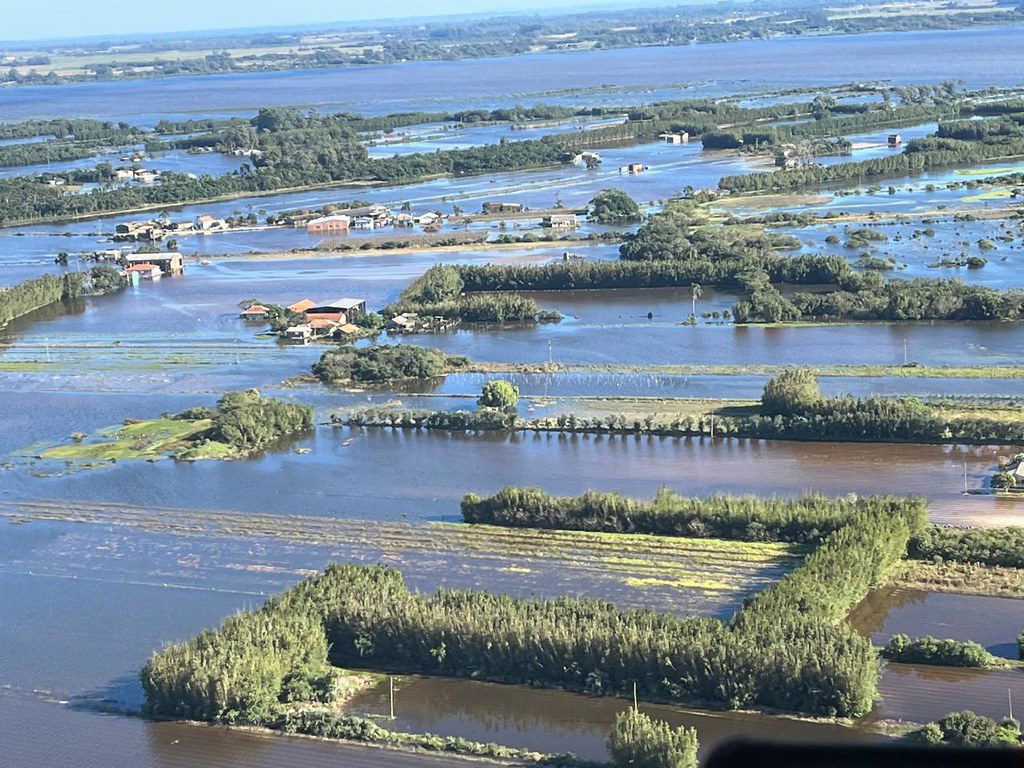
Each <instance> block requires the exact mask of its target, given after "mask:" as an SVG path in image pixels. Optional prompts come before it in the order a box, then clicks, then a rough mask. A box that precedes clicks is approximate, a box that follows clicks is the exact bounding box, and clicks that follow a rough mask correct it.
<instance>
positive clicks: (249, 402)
mask: <svg viewBox="0 0 1024 768" xmlns="http://www.w3.org/2000/svg"><path fill="white" fill-rule="evenodd" d="M312 428H313V409H312V408H311V407H310V406H306V405H300V404H296V403H289V402H286V401H284V400H279V399H275V398H269V397H263V396H262V395H260V393H259V392H258V391H257V390H255V389H250V390H247V391H245V392H229V393H227V394H225V395H224V396H223V397H221V399H220V400H219V401H218V403H217V407H216V408H215V409H209V408H192V409H190V410H188V411H184V412H182V413H178V414H164V415H163V416H161V417H160V418H157V419H148V420H128V421H126V422H125V424H123V425H122V426H118V427H108V428H105V429H102V430H100V431H99V432H98V433H97V434H96V435H94V436H91V437H90V436H87V435H75V436H74V437H73V438H72V440H73V441H74V442H72V443H70V444H66V445H56V446H51V447H49V448H46V449H44V450H42V451H38V452H29V451H26V452H25V453H31V454H32V455H35V456H36V457H38V458H41V459H51V460H63V461H66V462H71V463H77V464H78V465H79V466H81V467H83V468H88V467H92V466H98V465H97V464H96V463H95V462H97V461H102V462H117V461H131V460H140V459H145V460H149V461H155V460H159V459H163V458H174V459H179V460H187V461H199V460H203V459H235V458H243V457H245V456H248V455H251V454H252V453H255V452H256V451H259V450H262V449H264V448H266V447H268V446H270V445H272V444H273V443H275V442H277V441H279V440H282V439H284V438H286V437H293V436H296V435H299V434H302V433H305V432H309V431H310V430H311V429H312Z"/></svg>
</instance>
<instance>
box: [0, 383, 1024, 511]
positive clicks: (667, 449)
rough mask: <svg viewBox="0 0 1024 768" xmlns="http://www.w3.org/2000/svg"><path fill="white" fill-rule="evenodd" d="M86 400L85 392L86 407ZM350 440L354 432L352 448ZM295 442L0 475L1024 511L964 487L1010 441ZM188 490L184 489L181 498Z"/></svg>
mask: <svg viewBox="0 0 1024 768" xmlns="http://www.w3.org/2000/svg"><path fill="white" fill-rule="evenodd" d="M32 397H33V395H32V394H12V395H10V396H5V398H4V402H3V404H2V406H3V411H4V412H6V411H7V410H8V409H10V411H11V412H12V413H13V412H14V411H15V410H16V409H18V408H19V406H22V404H23V403H25V402H31V398H32ZM211 399H212V398H211ZM88 400H89V398H88V397H83V399H82V402H83V407H87V405H86V404H87V403H88ZM103 402H112V401H111V400H104V401H103ZM145 402H148V403H149V405H148V407H147V408H142V407H139V408H138V409H137V410H138V411H139V413H138V414H137V415H138V417H140V418H147V417H148V418H152V417H153V416H156V415H159V413H160V410H158V409H160V405H159V399H158V398H150V399H149V400H147V401H145ZM207 402H209V401H207ZM196 404H199V403H196ZM133 410H134V409H133ZM154 410H155V411H156V412H155V413H154V412H153V411H154ZM85 413H86V412H75V413H72V414H66V415H63V416H60V417H59V419H60V420H59V421H57V419H58V417H57V416H54V417H53V420H51V421H50V422H49V426H48V427H47V428H46V429H47V430H48V431H49V433H50V436H49V439H53V437H54V435H58V436H59V435H61V434H65V435H70V434H71V432H72V431H74V430H75V429H76V428H82V427H83V426H89V427H91V428H93V429H96V428H99V427H102V426H107V425H109V424H110V423H117V420H116V419H115V420H113V421H111V420H109V419H108V418H107V417H103V418H101V417H99V416H90V417H89V418H86V416H85ZM122 413H123V411H122ZM5 415H6V414H5ZM86 422H90V423H89V424H87V425H86V424H85V423H86ZM12 423H19V422H18V420H14V421H12ZM61 427H62V429H61ZM43 431H44V430H43V428H42V427H31V425H30V427H29V429H27V430H26V434H23V435H16V436H15V437H13V438H5V440H10V441H12V442H14V441H17V442H19V443H20V444H19V445H17V446H14V447H12V450H20V449H23V448H25V447H26V446H27V445H29V444H31V443H32V442H33V441H32V440H31V439H30V437H31V433H33V432H35V433H36V434H39V433H41V432H43ZM350 438H355V439H354V440H353V441H352V442H351V443H349V444H347V445H346V441H348V440H349V439H350ZM295 447H296V448H302V449H305V448H309V449H310V450H311V452H310V453H308V454H305V455H300V454H298V453H296V452H294V451H291V450H289V451H276V452H269V453H266V454H263V455H261V456H260V457H258V458H255V459H251V460H248V461H231V462H215V461H214V462H200V463H196V464H190V463H176V462H173V461H169V460H168V461H160V462H157V463H155V464H152V463H148V462H121V463H119V464H117V465H112V466H109V467H106V468H100V469H95V470H90V471H81V472H74V473H70V474H62V473H60V472H59V469H60V467H57V468H54V467H52V466H48V465H46V464H40V467H39V469H40V470H43V475H42V476H37V474H38V473H37V472H36V470H35V469H34V467H33V464H34V462H33V461H31V460H28V461H18V462H17V463H15V464H14V466H13V467H12V468H10V469H8V470H6V471H4V472H2V473H0V478H2V480H3V484H4V488H5V489H6V490H7V492H8V494H9V498H11V499H15V500H18V499H65V500H68V501H80V502H83V503H84V502H111V503H117V504H127V505H136V506H140V507H147V506H148V507H165V508H178V507H184V508H188V509H195V510H201V509H209V508H217V507H219V508H224V509H233V510H237V511H240V512H249V513H255V512H274V513H277V514H285V515H289V514H316V515H323V516H325V517H342V518H361V519H378V520H401V519H404V518H409V519H412V520H416V519H421V520H422V519H425V520H437V519H446V520H454V519H457V516H458V502H459V500H460V499H461V498H462V496H463V495H464V494H466V493H469V492H474V493H478V494H490V493H494V492H495V491H497V490H498V489H500V488H502V487H504V486H507V485H519V486H537V487H541V488H544V489H545V490H548V491H550V492H552V493H556V494H565V495H575V494H579V493H582V492H583V491H585V490H587V489H589V488H593V489H595V490H607V491H611V490H617V491H621V492H622V493H625V494H627V495H630V496H645V497H649V496H652V495H653V494H654V493H655V491H657V489H658V488H659V487H660V486H662V485H667V486H668V487H670V488H673V489H674V490H677V491H679V492H680V493H682V494H685V495H698V496H700V495H708V494H711V493H716V492H727V493H756V494H767V495H771V494H780V495H787V496H791V495H799V494H803V493H806V492H811V491H813V492H818V493H825V494H832V495H842V494H846V493H859V494H875V493H894V492H897V493H918V494H921V495H923V496H925V497H927V498H928V499H929V500H930V502H931V509H932V517H933V519H934V520H936V521H937V522H945V523H958V524H969V525H1009V524H1019V523H1020V522H1021V520H1022V514H1024V508H1022V507H1021V505H1020V503H1019V502H1016V501H1014V500H1007V499H1002V498H998V497H995V496H991V495H987V494H965V493H964V475H965V469H966V475H967V487H968V488H969V489H971V490H978V489H982V488H987V485H988V481H989V478H990V476H991V474H992V472H993V470H994V467H995V465H996V462H997V460H998V457H999V456H1008V455H1012V454H1013V453H1014V451H1015V450H1016V449H1014V448H1011V447H998V446H985V447H958V446H941V445H896V444H877V443H856V444H851V443H799V442H788V441H766V440H748V439H726V440H723V439H714V440H712V439H696V438H694V439H685V438H680V439H677V438H659V437H633V436H590V435H558V434H550V433H544V434H537V435H535V434H513V435H504V434H481V435H465V434H446V433H437V432H418V433H404V432H392V431H389V430H380V429H371V430H365V431H362V430H355V431H353V430H350V429H348V428H342V429H332V428H330V427H321V428H319V429H318V430H317V432H316V433H315V435H314V436H312V437H310V438H308V439H305V440H302V441H300V442H298V443H297V444H296V446H295ZM397 457H400V459H399V458H397ZM753 467H756V468H757V470H756V471H753V470H752V468H753ZM182 488H188V489H190V492H189V493H188V494H187V495H184V494H182V491H181V489H182Z"/></svg>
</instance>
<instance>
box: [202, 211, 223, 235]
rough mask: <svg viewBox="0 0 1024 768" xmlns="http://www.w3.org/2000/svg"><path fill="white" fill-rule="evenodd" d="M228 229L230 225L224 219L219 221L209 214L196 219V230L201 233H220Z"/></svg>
mask: <svg viewBox="0 0 1024 768" xmlns="http://www.w3.org/2000/svg"><path fill="white" fill-rule="evenodd" d="M227 228H228V223H227V222H226V221H224V219H218V218H216V217H214V216H210V215H209V214H203V215H202V216H200V217H199V218H197V219H196V229H198V230H199V231H200V232H220V231H222V230H225V229H227Z"/></svg>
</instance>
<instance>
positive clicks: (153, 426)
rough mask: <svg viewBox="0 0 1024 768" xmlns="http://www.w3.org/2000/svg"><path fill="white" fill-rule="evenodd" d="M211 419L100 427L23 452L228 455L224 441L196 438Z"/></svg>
mask: <svg viewBox="0 0 1024 768" xmlns="http://www.w3.org/2000/svg"><path fill="white" fill-rule="evenodd" d="M212 423H213V422H212V420H211V419H167V418H159V419H149V420H145V421H136V422H132V423H130V424H124V425H121V426H116V427H107V428H105V429H101V430H100V431H99V432H97V433H96V434H94V435H90V436H85V437H81V438H80V439H76V438H72V439H73V442H71V443H68V444H62V445H53V446H50V447H48V448H45V449H43V450H41V451H31V450H30V451H26V452H27V453H31V454H32V455H34V456H36V457H38V458H41V459H55V460H64V461H72V462H74V461H132V460H142V459H146V460H155V459H162V458H167V457H169V456H171V455H173V454H174V453H175V452H176V451H178V450H181V449H186V448H190V449H193V452H194V455H192V456H191V457H192V458H197V459H224V458H230V457H231V456H232V455H233V454H234V453H235V451H234V449H233V448H232V447H231V446H230V445H227V444H226V443H219V442H217V441H213V440H210V441H205V442H203V443H202V445H200V446H197V443H198V441H199V438H200V437H201V436H202V435H203V434H204V433H205V432H206V431H207V430H209V429H210V426H211V425H212Z"/></svg>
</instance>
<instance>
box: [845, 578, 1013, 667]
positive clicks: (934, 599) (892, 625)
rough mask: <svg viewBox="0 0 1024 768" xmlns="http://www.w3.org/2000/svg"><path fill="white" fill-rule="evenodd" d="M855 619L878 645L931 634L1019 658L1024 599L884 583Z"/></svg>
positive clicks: (860, 629)
mask: <svg viewBox="0 0 1024 768" xmlns="http://www.w3.org/2000/svg"><path fill="white" fill-rule="evenodd" d="M850 621H851V622H852V624H853V625H854V626H855V627H856V628H857V630H858V631H859V632H861V633H862V634H864V635H866V636H870V637H871V639H872V640H873V641H874V642H875V644H876V645H884V644H885V643H887V642H888V641H889V640H890V638H892V636H893V635H901V634H902V635H909V636H910V637H924V636H925V635H930V636H932V637H938V638H952V639H954V640H964V641H966V640H973V641H974V642H976V643H981V644H982V645H983V646H984V647H985V648H987V649H988V650H989V652H990V653H992V654H994V655H996V656H1001V657H1003V658H1007V659H1017V658H1018V656H1019V654H1018V649H1017V635H1019V634H1020V633H1021V632H1022V631H1024V600H1015V599H1011V598H1005V597H988V596H983V595H956V594H950V593H943V592H927V591H924V590H920V589H906V588H903V587H900V588H892V587H883V588H880V589H875V590H872V592H871V593H870V594H869V595H868V596H867V597H866V598H865V599H864V601H863V602H862V603H861V604H860V605H859V606H857V608H856V609H855V610H854V611H853V613H852V614H851V616H850Z"/></svg>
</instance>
